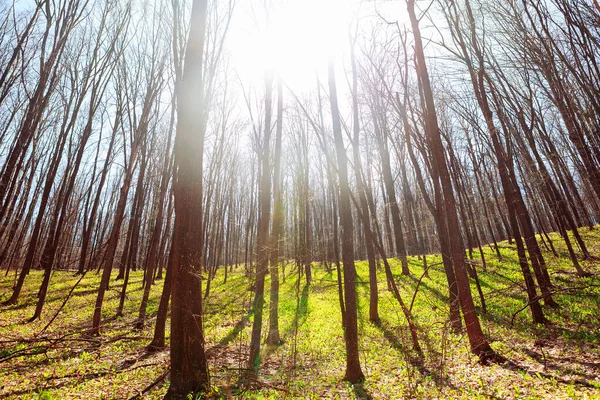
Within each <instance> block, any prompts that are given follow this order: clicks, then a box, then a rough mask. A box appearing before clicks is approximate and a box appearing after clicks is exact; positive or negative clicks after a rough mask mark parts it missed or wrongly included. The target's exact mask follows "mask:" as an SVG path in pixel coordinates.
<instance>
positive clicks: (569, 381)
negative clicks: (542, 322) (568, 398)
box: [497, 355, 599, 389]
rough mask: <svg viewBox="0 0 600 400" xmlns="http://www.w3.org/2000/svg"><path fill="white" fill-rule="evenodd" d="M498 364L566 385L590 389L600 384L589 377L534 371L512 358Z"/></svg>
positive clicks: (560, 370) (559, 369)
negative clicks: (571, 377)
mask: <svg viewBox="0 0 600 400" xmlns="http://www.w3.org/2000/svg"><path fill="white" fill-rule="evenodd" d="M538 356H539V355H538ZM534 359H535V358H534ZM542 362H543V360H542ZM497 364H498V365H499V366H500V367H502V368H504V369H507V370H509V371H513V372H518V373H520V374H522V375H528V376H530V377H532V378H536V377H537V378H540V379H541V378H545V379H549V380H554V381H556V382H558V383H562V384H565V385H579V386H584V387H586V388H590V389H598V386H599V384H597V383H596V384H594V383H592V382H589V381H588V380H587V379H583V378H574V379H565V378H562V377H561V376H557V375H553V374H549V373H546V372H539V371H537V372H536V371H532V370H531V368H529V367H527V366H522V365H520V364H519V363H517V362H515V361H511V360H505V361H504V362H502V363H497ZM552 369H555V370H556V371H558V372H560V374H569V373H571V371H570V370H569V369H564V368H560V367H557V366H556V368H552ZM578 375H580V376H584V377H586V378H588V376H587V375H586V374H578Z"/></svg>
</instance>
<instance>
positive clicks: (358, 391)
mask: <svg viewBox="0 0 600 400" xmlns="http://www.w3.org/2000/svg"><path fill="white" fill-rule="evenodd" d="M352 392H353V393H354V398H355V399H361V400H371V399H372V398H373V395H371V393H370V392H369V391H368V390H367V389H366V388H365V387H364V385H363V384H362V383H355V384H353V385H352Z"/></svg>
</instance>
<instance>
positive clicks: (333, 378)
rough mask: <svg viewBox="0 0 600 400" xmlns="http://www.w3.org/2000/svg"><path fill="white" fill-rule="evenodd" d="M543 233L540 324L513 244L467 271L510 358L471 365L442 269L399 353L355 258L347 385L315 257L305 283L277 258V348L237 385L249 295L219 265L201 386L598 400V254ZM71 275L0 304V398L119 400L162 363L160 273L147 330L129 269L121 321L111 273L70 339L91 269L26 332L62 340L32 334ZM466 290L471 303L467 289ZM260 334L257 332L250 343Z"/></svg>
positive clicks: (90, 293) (242, 280)
mask: <svg viewBox="0 0 600 400" xmlns="http://www.w3.org/2000/svg"><path fill="white" fill-rule="evenodd" d="M582 234H584V237H585V239H586V240H587V242H588V244H589V248H590V251H591V252H592V254H594V255H600V229H596V230H595V231H592V232H589V231H587V229H586V230H582ZM553 238H554V239H555V245H556V246H557V248H558V250H559V251H560V252H561V256H560V257H559V258H555V257H553V256H552V255H550V254H546V260H547V263H548V268H549V270H550V274H551V277H552V280H553V283H554V284H555V285H556V296H555V300H556V301H557V302H558V303H559V304H560V308H557V309H551V308H545V312H546V316H547V317H548V319H549V320H550V322H551V323H550V324H549V325H548V326H534V325H532V324H531V317H530V314H529V310H528V309H527V308H526V309H524V310H523V311H522V312H520V313H517V311H518V310H520V309H521V308H523V307H524V306H525V304H526V303H525V293H524V292H523V289H522V285H523V283H522V276H521V273H520V269H519V267H518V265H517V264H516V261H517V256H516V252H515V251H514V248H513V246H510V245H508V243H506V242H504V243H501V246H502V255H503V261H498V260H497V258H496V257H495V253H494V252H492V250H491V249H490V248H489V247H488V248H486V249H485V251H486V254H485V255H486V259H487V264H488V265H487V271H486V272H484V271H482V270H481V268H480V267H479V268H478V272H479V278H480V281H481V285H482V288H483V292H484V294H485V299H486V302H487V308H488V312H487V314H486V315H480V319H481V323H482V326H483V329H484V332H485V334H486V336H487V337H488V338H489V339H490V341H491V344H492V347H493V348H494V349H495V350H496V351H497V352H498V353H499V354H501V355H502V356H504V357H506V358H507V359H508V360H510V363H509V364H502V365H501V364H494V365H491V366H482V365H480V364H478V363H477V359H476V357H474V356H473V355H471V354H470V352H469V351H468V340H467V337H466V336H465V335H454V334H452V333H451V332H450V331H449V329H448V321H447V317H448V307H447V305H446V302H447V300H446V297H447V284H446V279H445V276H444V273H443V269H442V266H441V265H439V264H438V265H435V266H433V267H431V268H430V270H429V275H430V277H429V278H424V279H423V280H422V282H421V285H420V288H419V291H418V293H417V295H416V300H415V304H414V308H413V315H414V318H415V321H416V323H417V326H418V329H419V339H420V341H421V345H422V347H423V350H424V352H423V356H422V357H420V356H419V355H418V354H416V353H414V352H413V351H412V350H411V341H410V335H409V332H408V327H407V323H406V321H405V319H404V317H403V315H402V312H401V310H400V308H399V306H398V304H397V302H396V301H395V300H394V299H393V297H392V295H391V293H390V292H388V291H387V288H386V283H385V274H384V272H383V270H380V271H379V273H378V282H379V295H380V299H379V314H380V316H381V319H382V323H381V324H380V325H374V324H372V323H370V322H369V320H368V311H369V310H368V308H369V299H368V296H369V293H368V288H369V286H368V270H367V263H366V262H358V263H357V264H356V266H357V273H358V276H359V283H358V285H357V288H358V289H357V290H358V293H359V298H358V309H359V334H360V344H359V345H360V356H361V364H362V368H363V371H364V373H365V375H366V381H365V382H364V383H363V384H361V385H355V386H352V385H350V384H348V383H346V382H344V381H343V380H342V378H343V374H344V367H345V351H344V340H343V333H342V329H341V316H340V311H339V302H338V297H337V287H336V281H337V276H336V273H335V271H334V272H333V273H331V274H328V273H327V272H326V271H325V269H324V268H323V267H322V266H319V265H314V266H313V283H312V285H311V286H310V287H307V286H305V281H304V279H302V280H301V281H300V282H298V277H297V271H296V270H295V268H293V266H292V265H288V266H286V276H285V280H283V279H282V284H281V294H280V307H279V312H280V323H279V326H280V332H281V336H282V339H283V340H284V341H285V343H284V344H283V345H281V346H267V345H263V347H262V364H261V373H260V376H259V383H258V384H257V385H255V386H254V387H253V388H252V389H251V390H247V391H244V390H243V389H241V388H239V387H238V385H237V383H238V381H239V378H240V371H241V369H242V368H244V367H245V365H246V362H247V357H248V343H249V340H250V329H251V324H252V315H251V313H249V307H250V303H251V300H252V296H253V293H252V292H251V291H250V288H251V285H250V281H249V279H248V278H247V277H246V276H245V275H244V273H243V269H242V268H241V267H240V268H238V270H234V271H233V273H230V274H229V278H228V281H227V283H226V284H225V285H224V284H222V282H223V271H220V272H219V273H218V274H217V277H216V278H215V281H214V282H213V284H212V288H211V294H210V296H209V298H208V299H207V301H206V304H205V314H206V315H205V330H206V340H207V344H206V348H207V351H208V355H209V360H210V369H211V375H212V382H211V383H212V385H213V387H214V388H215V389H214V393H215V395H216V396H222V397H227V396H241V397H245V398H257V399H258V398H284V397H286V398H315V399H316V398H369V397H372V398H389V399H396V398H423V399H428V398H465V399H471V398H503V399H504V398H530V399H536V398H600V277H599V275H600V264H599V262H598V261H597V260H588V261H582V265H583V266H584V268H586V269H587V270H589V271H590V272H593V273H594V274H595V275H594V276H593V277H591V278H580V277H578V276H576V275H575V274H574V273H573V271H574V268H572V266H571V265H570V261H569V259H568V256H567V254H566V249H565V248H563V247H562V244H561V243H560V240H559V238H558V237H557V236H553ZM474 254H475V255H476V256H478V253H477V252H475V253H474ZM428 262H429V264H430V265H433V264H437V263H439V262H440V257H439V256H429V257H428ZM409 263H410V269H411V272H412V276H410V277H405V276H402V275H400V265H399V262H398V261H397V260H391V265H392V268H393V270H394V273H395V277H396V279H397V281H398V283H399V287H400V290H401V293H402V296H403V299H404V301H405V302H406V303H407V304H410V301H411V299H412V296H413V293H414V290H415V287H416V285H417V281H418V279H419V278H420V277H421V275H422V273H423V267H422V263H421V261H420V260H418V259H416V258H410V259H409ZM114 276H116V275H114ZM114 276H113V278H114ZM77 279H78V278H77V277H73V276H72V274H71V273H67V272H56V273H54V275H53V277H52V281H51V288H50V290H49V293H48V302H47V304H46V306H45V308H44V314H43V316H42V321H36V322H33V323H26V320H27V319H28V318H29V317H30V316H31V315H32V314H33V310H34V308H35V300H36V297H35V294H36V290H37V287H38V285H39V282H40V281H41V272H39V271H33V272H32V273H31V274H30V276H28V278H27V280H26V284H25V286H24V288H23V292H22V295H21V298H20V303H19V305H17V306H8V307H7V306H2V307H1V308H0V341H1V342H0V359H1V357H6V356H8V355H11V354H20V356H19V357H15V358H12V359H10V360H8V361H5V362H3V363H1V364H0V367H1V368H0V397H6V398H11V399H18V398H24V399H80V398H88V399H96V398H97V399H100V398H105V399H117V398H118V399H120V398H129V397H131V396H132V395H135V394H136V393H137V392H138V391H141V390H143V389H144V388H146V387H147V386H148V385H149V384H150V383H151V382H153V381H154V380H155V379H156V378H157V377H158V376H160V375H161V374H162V373H163V372H164V371H165V370H166V368H167V367H168V351H164V352H160V353H156V354H147V353H146V352H145V350H144V346H145V345H147V344H148V342H149V340H150V338H151V335H152V326H153V319H154V314H155V313H156V310H157V308H158V298H159V296H160V291H161V289H162V282H161V281H159V282H158V283H159V284H158V285H157V286H156V287H153V289H152V293H151V297H150V302H149V305H148V312H149V315H150V323H148V324H147V325H149V327H148V328H146V329H145V330H143V331H134V330H133V329H132V328H133V322H134V320H135V317H136V316H137V311H138V307H139V302H140V299H141V295H142V289H141V279H142V273H141V272H134V273H132V275H131V283H130V285H131V286H130V291H129V293H128V297H127V301H126V303H125V310H124V316H123V317H121V318H118V319H115V318H114V314H115V310H116V308H117V305H118V301H119V299H118V296H119V290H120V282H118V283H117V282H115V281H114V280H113V281H112V282H111V288H110V290H109V291H108V293H107V297H106V300H105V305H104V314H103V317H104V319H105V324H104V326H103V330H102V336H101V337H100V339H94V338H87V337H86V336H85V335H82V332H83V331H84V330H85V328H87V327H88V326H89V324H90V322H91V316H92V313H93V307H94V302H95V297H96V296H95V289H96V288H97V286H98V282H99V276H97V275H96V274H94V273H90V274H88V275H87V276H86V277H85V278H84V280H83V281H82V282H81V283H80V284H79V286H78V287H77V289H76V290H75V292H74V295H73V297H72V298H71V299H70V300H69V302H68V303H67V305H66V307H65V308H64V309H63V311H62V312H61V313H60V314H59V316H58V317H57V319H56V320H55V321H54V323H53V324H52V325H51V326H50V327H49V328H48V330H47V331H46V332H45V333H43V334H42V335H40V336H38V339H44V340H46V339H51V338H60V337H64V336H65V335H67V336H66V339H68V340H61V341H56V342H48V341H47V340H46V341H43V342H39V343H36V342H33V341H32V340H33V339H34V338H35V337H36V334H38V333H39V332H40V331H41V330H42V328H43V327H44V326H45V325H46V324H47V322H48V321H49V319H50V318H51V317H52V316H53V315H54V314H55V312H56V310H57V309H58V308H59V307H60V305H61V304H62V301H63V299H64V296H65V295H66V294H67V293H68V292H69V290H70V289H71V287H72V285H73V284H74V283H75V282H76V281H77ZM13 280H14V276H13V273H12V272H11V274H9V275H8V276H6V277H4V276H2V277H1V278H0V299H2V300H3V299H6V298H7V297H8V295H9V294H10V288H11V286H12V284H13ZM268 287H269V282H267V288H268ZM473 296H474V299H475V302H476V305H478V304H479V298H478V296H477V292H476V290H475V287H473ZM265 299H266V307H265V321H264V324H265V325H264V326H265V327H268V301H269V295H268V293H267V294H266V296H265ZM513 316H514V319H513ZM511 322H512V325H511ZM266 334H267V332H266V329H263V338H266ZM167 339H168V332H167ZM49 344H54V345H53V346H49ZM15 351H21V352H23V351H24V352H26V353H27V355H23V354H21V353H15ZM167 384H168V381H165V382H163V383H162V384H160V385H159V386H158V387H156V388H155V389H153V390H151V391H149V392H148V393H147V394H146V397H145V398H161V396H162V395H164V393H165V391H166V388H167Z"/></svg>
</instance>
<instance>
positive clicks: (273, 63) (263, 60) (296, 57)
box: [230, 0, 357, 90]
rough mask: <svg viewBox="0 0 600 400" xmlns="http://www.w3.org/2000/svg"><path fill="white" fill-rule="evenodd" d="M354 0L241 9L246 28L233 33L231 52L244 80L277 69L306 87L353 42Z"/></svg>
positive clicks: (285, 0) (297, 0) (289, 1)
mask: <svg viewBox="0 0 600 400" xmlns="http://www.w3.org/2000/svg"><path fill="white" fill-rule="evenodd" d="M356 4H357V2H354V1H348V0H303V1H302V0H282V1H275V2H273V4H272V5H271V6H269V7H268V9H265V8H264V7H263V8H260V6H256V5H253V6H252V7H250V6H248V9H247V10H244V11H241V12H240V13H239V14H238V16H237V17H238V19H239V21H238V22H240V23H241V24H240V25H241V26H244V25H245V27H244V28H241V29H238V30H237V31H236V32H232V35H231V36H230V40H231V42H230V43H231V45H230V49H231V56H232V61H233V64H234V68H235V70H236V72H237V73H238V74H239V75H240V77H243V78H244V79H251V80H256V79H262V76H263V73H264V71H265V70H273V71H274V72H275V73H276V74H278V75H280V76H281V77H282V78H283V79H284V81H285V83H286V84H287V85H289V86H290V87H292V88H294V89H298V90H303V89H304V88H306V87H307V86H311V85H314V82H315V76H316V74H317V73H318V72H319V71H323V70H325V69H326V67H327V62H328V61H329V60H330V59H334V60H337V59H340V58H341V57H343V55H344V54H345V53H346V51H347V49H348V46H349V44H348V43H349V33H350V24H351V22H352V16H353V15H354V13H353V7H354V6H355V5H356Z"/></svg>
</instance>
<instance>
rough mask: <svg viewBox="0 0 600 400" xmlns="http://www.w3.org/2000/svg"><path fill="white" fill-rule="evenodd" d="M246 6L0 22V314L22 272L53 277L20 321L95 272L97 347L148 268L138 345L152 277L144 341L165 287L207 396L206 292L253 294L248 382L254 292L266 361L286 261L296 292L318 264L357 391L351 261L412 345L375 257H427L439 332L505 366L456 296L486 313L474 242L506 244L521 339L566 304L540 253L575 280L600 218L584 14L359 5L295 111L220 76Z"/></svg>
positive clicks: (273, 92) (157, 7) (584, 10)
mask: <svg viewBox="0 0 600 400" xmlns="http://www.w3.org/2000/svg"><path fill="white" fill-rule="evenodd" d="M240 1H241V0H240ZM236 3H237V2H236V1H234V0H231V1H229V2H216V1H215V2H213V1H211V2H208V1H207V0H195V1H193V4H188V3H186V2H179V1H172V2H161V1H158V2H155V3H154V4H148V3H140V4H138V3H137V2H128V1H124V0H111V1H106V2H92V1H86V0H74V1H49V0H36V1H35V2H33V3H32V4H30V5H28V6H19V5H18V3H13V4H5V5H3V6H1V7H2V8H1V10H2V13H1V14H0V15H1V16H2V17H1V20H0V155H1V156H0V161H1V165H2V166H1V168H2V169H1V174H0V265H1V266H2V268H3V269H4V270H5V273H6V274H9V273H13V274H14V282H15V283H14V288H13V292H12V293H10V294H9V296H7V299H6V300H5V304H17V303H18V301H19V296H20V294H21V291H22V288H23V284H24V282H25V280H26V279H28V274H29V272H30V270H31V269H41V270H43V271H44V274H43V280H42V281H41V282H39V284H40V289H39V292H38V305H37V308H36V311H35V314H34V315H33V316H32V317H31V320H35V319H37V318H39V317H40V316H41V313H42V309H43V306H44V301H45V298H46V294H47V291H48V288H49V283H50V280H51V279H52V276H53V275H52V272H53V271H55V270H69V271H73V273H76V274H80V275H82V276H83V275H85V274H86V273H89V272H92V273H101V274H102V279H101V283H100V286H99V288H98V295H97V302H96V307H95V313H94V317H93V321H90V323H91V332H92V333H95V334H98V333H100V329H101V326H102V305H103V299H104V295H105V293H106V290H107V289H108V288H109V285H119V290H120V293H121V294H120V296H121V304H120V307H119V309H118V310H117V314H121V313H122V311H123V304H124V301H125V300H126V293H127V285H128V279H129V274H130V271H135V270H138V269H142V270H143V271H144V294H143V298H142V302H141V304H140V311H139V315H138V317H137V323H136V326H137V327H138V328H141V327H143V326H144V324H145V321H146V319H147V315H146V305H147V302H148V298H149V295H150V288H151V286H152V285H154V284H155V283H156V281H157V280H161V279H164V281H165V284H164V288H163V290H162V294H161V300H160V308H159V311H158V318H157V321H156V327H155V338H154V340H153V342H152V344H151V346H152V347H154V348H160V347H164V345H165V340H164V336H165V323H166V322H165V321H166V316H167V311H168V303H169V297H170V294H171V289H172V290H173V292H172V293H173V295H174V297H173V303H174V304H173V308H172V315H171V316H172V322H171V323H172V328H171V351H172V360H173V361H172V381H171V382H172V383H171V391H170V393H171V394H172V395H176V394H177V393H188V392H190V391H197V390H199V389H202V388H206V387H207V382H208V367H207V363H206V359H205V357H204V349H203V346H204V339H203V332H202V323H201V315H202V297H207V296H210V288H211V285H215V284H218V282H214V279H215V277H216V274H217V272H218V271H219V270H222V271H223V272H224V279H225V280H226V279H227V276H228V273H229V272H230V271H231V270H232V269H234V268H238V267H241V268H244V271H245V272H246V273H247V274H248V275H250V276H252V277H253V278H254V279H255V284H254V290H255V300H254V302H253V315H254V323H253V328H252V342H251V344H250V357H249V364H248V365H249V369H250V371H251V372H252V371H253V372H254V373H256V372H257V371H258V368H259V360H260V358H259V354H260V339H261V333H262V329H263V327H262V319H263V308H264V303H265V299H264V293H265V277H266V275H267V274H270V275H271V280H270V285H271V287H270V302H269V303H270V310H269V327H268V330H269V331H268V342H269V343H273V344H276V343H279V342H280V337H279V332H278V324H277V320H278V314H277V304H278V284H279V276H280V275H281V273H282V271H281V269H284V268H286V265H290V264H292V265H295V266H296V267H297V269H298V272H299V273H300V274H302V275H304V276H305V278H306V281H307V283H310V280H311V268H315V267H316V265H319V268H320V266H322V267H323V268H326V269H327V270H329V271H333V270H337V271H338V275H337V276H338V292H339V302H340V308H341V311H342V315H343V318H342V319H343V324H344V330H345V339H346V350H347V358H348V366H347V371H346V378H347V379H348V380H350V381H352V382H355V381H358V380H360V379H362V378H363V373H362V371H361V369H360V363H359V355H358V344H357V343H358V338H357V334H358V333H357V328H356V325H357V321H356V318H357V316H356V291H355V289H354V286H355V282H354V280H355V271H354V267H353V263H354V260H357V259H366V260H368V263H369V271H370V273H369V281H370V285H369V288H370V304H369V315H370V319H371V320H372V321H373V322H377V321H378V320H379V316H378V311H377V305H378V294H377V280H376V271H377V268H378V265H381V264H383V266H384V268H385V272H386V277H387V281H388V287H389V288H390V290H392V291H393V293H394V296H395V298H396V300H397V301H398V305H399V307H400V308H401V309H402V311H403V313H404V315H405V316H406V318H407V320H408V321H409V325H410V326H411V333H412V335H413V336H412V338H413V345H414V347H415V349H417V350H418V349H419V348H420V345H419V338H418V336H417V332H416V330H415V329H414V326H413V324H412V322H411V315H410V312H409V310H408V309H407V307H406V306H405V304H404V303H403V300H402V297H401V296H400V292H399V290H398V288H397V286H396V283H395V281H394V278H393V275H392V270H391V266H390V264H389V263H388V258H389V257H396V258H398V259H399V260H400V263H401V271H402V273H403V274H406V275H408V274H411V271H410V268H409V265H408V262H407V256H408V255H416V256H419V257H421V258H422V259H423V261H424V263H425V265H426V268H427V254H430V253H432V252H439V253H441V254H442V260H443V268H444V271H445V273H446V277H447V280H448V293H449V296H448V307H449V319H450V321H451V325H452V328H453V329H454V330H455V331H456V332H460V331H462V329H463V326H464V328H465V329H466V332H467V334H468V337H469V340H470V344H471V348H472V351H473V352H474V353H475V354H477V355H479V356H480V357H481V358H482V359H493V358H494V357H496V356H495V354H494V353H493V351H492V350H491V348H490V347H489V344H488V343H487V341H486V338H485V337H484V335H483V333H482V330H481V327H480V324H479V319H478V316H477V313H476V311H475V306H474V301H473V295H472V294H471V290H470V282H474V283H475V285H476V287H477V288H478V291H477V293H476V294H475V295H476V296H478V297H479V298H480V302H481V304H482V310H481V312H485V299H484V297H483V292H482V291H481V288H480V287H479V280H478V276H477V270H478V269H480V268H482V269H485V268H486V259H485V256H484V252H483V248H484V247H486V246H491V247H492V248H493V249H494V250H495V252H496V254H497V257H498V258H501V253H500V250H499V248H498V242H499V241H502V240H507V239H508V240H509V241H510V242H511V243H512V242H513V241H514V243H515V245H516V247H517V251H518V254H519V265H520V267H521V270H522V273H523V282H524V287H525V289H526V291H527V296H528V299H529V308H530V310H531V316H532V321H533V322H534V323H544V322H545V321H546V319H545V316H544V307H556V306H560V305H559V304H557V303H556V302H555V301H554V299H553V292H552V287H553V283H552V280H551V277H550V275H549V274H548V270H547V268H546V260H545V259H544V256H543V254H542V249H546V250H548V251H551V252H553V253H554V254H555V255H557V252H556V249H555V245H554V243H553V240H552V239H551V238H550V236H549V235H548V233H549V232H552V231H558V232H560V234H561V237H562V240H563V241H564V242H565V245H566V248H567V249H568V252H569V256H570V259H571V261H572V264H573V270H574V271H576V273H577V274H579V275H581V276H586V275H587V274H588V272H587V271H586V270H585V269H584V268H583V266H582V264H581V263H580V260H582V259H586V258H589V257H591V256H593V255H591V254H590V252H589V251H588V249H587V247H586V243H585V242H584V240H583V239H582V237H581V235H580V234H579V231H580V230H581V229H593V228H594V226H595V225H596V224H597V223H598V222H599V221H600V134H599V132H600V96H599V93H600V91H599V89H600V71H599V70H598V68H599V65H600V64H599V62H598V61H599V60H598V55H599V54H600V51H599V50H600V7H599V6H598V4H597V3H596V2H594V1H592V0H546V1H533V0H507V1H503V2H488V1H484V0H436V1H434V2H433V3H431V4H429V3H428V4H427V5H426V4H424V3H423V4H420V2H419V3H418V4H415V1H414V0H406V8H404V7H403V8H402V10H403V12H404V10H406V14H405V15H404V16H403V17H402V18H401V19H400V20H389V16H387V15H382V14H381V13H380V12H379V10H378V9H377V4H375V5H373V4H371V3H366V4H364V7H362V8H361V11H360V13H361V15H357V16H356V17H357V18H356V19H355V20H354V21H352V32H353V33H352V34H351V35H350V38H349V46H348V48H349V52H348V54H346V56H345V57H344V58H343V59H342V60H335V61H330V62H329V67H328V70H327V73H326V74H322V73H321V74H317V75H316V79H315V84H314V87H313V88H312V90H310V91H306V92H303V94H302V95H300V94H298V93H295V92H294V91H293V90H291V89H289V87H288V86H287V84H286V82H284V81H283V80H282V79H281V78H280V76H278V74H277V71H270V70H268V68H267V71H266V72H265V79H264V82H262V83H260V84H256V82H243V81H241V80H239V79H236V78H235V77H234V76H235V73H234V72H235V71H232V68H231V66H230V65H229V63H228V59H229V56H230V50H231V46H230V45H229V42H228V32H229V31H230V30H231V29H235V26H233V23H232V21H234V22H235V18H233V17H234V15H235V13H236V12H238V11H237V10H238V9H239V8H240V5H239V4H236ZM419 7H422V8H419ZM266 9H267V12H268V7H267V8H266ZM317 11H318V10H317ZM359 16H360V17H361V18H359ZM404 17H405V18H404ZM190 21H191V22H190ZM424 26H427V27H426V28H425V27H424ZM431 26H433V28H432V27H431ZM307 29H308V27H307ZM274 51H276V49H274ZM326 63H327V60H324V65H325V64H326ZM536 235H539V236H536ZM465 249H466V251H465ZM284 261H285V262H284ZM315 263H318V264H315ZM113 270H114V271H115V272H117V271H118V274H116V275H111V273H112V272H113ZM111 276H112V277H113V278H114V279H116V281H117V282H115V281H114V280H113V282H111ZM193 293H194V295H192V294H193ZM461 313H462V317H461ZM190 338H191V339H192V340H190ZM184 354H192V355H194V360H193V361H190V360H189V358H187V357H184ZM190 362H191V363H192V364H193V365H187V364H186V363H190ZM192 371H195V372H192ZM198 371H203V372H201V373H198Z"/></svg>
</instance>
